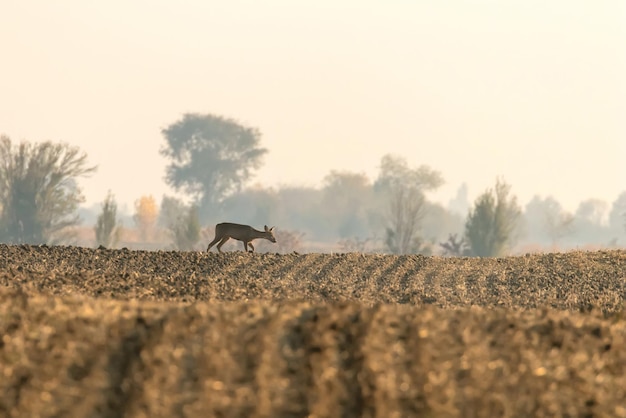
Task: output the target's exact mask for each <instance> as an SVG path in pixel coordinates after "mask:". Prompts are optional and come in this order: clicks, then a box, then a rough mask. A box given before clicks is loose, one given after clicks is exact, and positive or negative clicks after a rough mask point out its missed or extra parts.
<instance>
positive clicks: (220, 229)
mask: <svg viewBox="0 0 626 418" xmlns="http://www.w3.org/2000/svg"><path fill="white" fill-rule="evenodd" d="M230 238H232V239H236V240H238V241H242V242H243V248H244V250H245V251H246V252H248V245H249V246H250V248H251V251H250V252H251V253H252V252H254V246H253V245H252V242H251V241H252V240H253V239H257V238H265V239H266V240H269V241H271V242H276V238H274V227H271V228H268V227H267V225H265V231H259V230H257V229H254V228H252V227H251V226H250V225H240V224H233V223H229V222H224V223H221V224H217V225H215V239H214V240H213V241H211V243H210V244H209V246H208V247H207V249H206V250H207V252H208V251H209V250H210V249H211V247H212V246H214V245H215V243H217V242H218V241H219V244H217V251H219V252H220V253H221V252H222V245H224V243H226V241H228V240H229V239H230Z"/></svg>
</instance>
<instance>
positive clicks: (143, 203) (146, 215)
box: [133, 195, 159, 241]
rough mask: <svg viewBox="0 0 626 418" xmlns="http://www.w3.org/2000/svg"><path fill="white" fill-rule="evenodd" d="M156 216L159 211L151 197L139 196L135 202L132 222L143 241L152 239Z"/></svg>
mask: <svg viewBox="0 0 626 418" xmlns="http://www.w3.org/2000/svg"><path fill="white" fill-rule="evenodd" d="M158 216H159V209H158V207H157V204H156V201H155V200H154V197H152V195H150V196H141V197H140V198H139V199H137V200H136V201H135V214H134V215H133V220H134V221H135V225H136V226H137V229H138V230H139V236H140V237H141V239H142V240H143V241H146V240H148V239H151V238H152V234H153V232H154V227H155V225H156V221H157V218H158Z"/></svg>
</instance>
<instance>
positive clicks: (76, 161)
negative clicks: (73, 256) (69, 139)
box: [0, 136, 96, 243]
mask: <svg viewBox="0 0 626 418" xmlns="http://www.w3.org/2000/svg"><path fill="white" fill-rule="evenodd" d="M95 170H96V167H88V166H87V155H86V154H84V153H81V152H80V150H79V149H78V148H76V147H71V146H69V145H67V144H64V143H52V142H49V141H48V142H43V143H38V144H31V143H29V142H22V143H20V144H19V145H17V146H13V144H12V143H11V140H10V139H9V137H7V136H0V201H2V205H1V207H0V240H1V241H5V242H15V243H18V242H24V243H55V242H59V241H60V240H61V239H64V238H67V237H68V234H69V231H70V230H71V228H72V227H75V226H76V225H78V223H79V218H78V215H77V214H76V211H77V209H78V205H79V204H80V203H81V202H83V201H84V198H83V196H82V193H81V191H80V189H79V188H78V186H77V182H76V179H77V178H78V177H81V176H87V175H89V174H91V173H93V172H94V171H95ZM70 235H71V234H70Z"/></svg>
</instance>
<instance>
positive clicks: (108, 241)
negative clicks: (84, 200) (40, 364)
mask: <svg viewBox="0 0 626 418" xmlns="http://www.w3.org/2000/svg"><path fill="white" fill-rule="evenodd" d="M101 207H102V212H101V213H100V215H98V220H97V221H96V226H95V227H94V230H95V232H96V245H98V246H100V245H102V246H103V247H106V248H114V247H115V246H116V245H117V243H118V242H119V239H120V233H121V228H120V227H121V223H120V221H119V220H118V218H117V202H116V201H115V197H114V196H113V194H112V193H111V191H109V192H108V193H107V196H106V198H105V199H104V202H102V206H101Z"/></svg>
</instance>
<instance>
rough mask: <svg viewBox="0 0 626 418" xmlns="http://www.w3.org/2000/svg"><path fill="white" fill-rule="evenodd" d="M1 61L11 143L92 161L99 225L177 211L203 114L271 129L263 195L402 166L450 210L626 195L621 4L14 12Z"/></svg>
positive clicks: (87, 190)
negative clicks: (495, 202) (497, 196)
mask: <svg viewBox="0 0 626 418" xmlns="http://www.w3.org/2000/svg"><path fill="white" fill-rule="evenodd" d="M0 59H1V62H2V64H1V70H0V133H2V134H6V135H8V136H10V137H11V138H12V139H13V140H14V141H16V142H17V141H20V140H22V139H24V140H28V141H31V142H39V141H43V140H54V141H65V142H68V143H70V144H72V145H77V146H79V147H80V148H81V149H82V150H84V151H85V152H87V154H88V155H89V161H90V162H91V163H92V164H97V165H98V167H99V168H98V171H97V173H96V174H95V175H93V176H92V177H91V178H87V179H81V180H80V184H81V186H82V188H83V192H84V195H85V197H86V199H87V203H86V205H90V204H93V203H97V202H100V201H102V200H103V199H104V197H105V195H106V193H107V190H109V189H111V190H112V191H113V193H114V194H115V195H116V197H117V200H118V202H119V203H120V204H121V205H122V206H123V205H127V207H128V208H129V210H130V208H132V202H133V201H134V200H135V199H137V198H139V197H140V196H141V195H146V194H152V195H154V196H155V197H156V198H157V199H158V200H159V201H160V198H161V196H162V194H163V193H171V191H170V190H169V189H168V188H167V186H166V185H165V183H164V180H163V177H164V174H165V166H166V163H167V162H166V160H164V159H163V158H162V157H161V156H160V155H159V152H158V151H159V149H160V147H161V146H162V145H163V144H164V139H163V137H162V136H161V133H160V130H161V128H164V127H166V126H167V125H169V124H171V123H173V122H175V121H176V120H178V119H179V118H180V117H181V116H182V114H183V113H185V112H198V113H213V114H217V115H223V116H226V117H231V118H234V119H236V120H239V121H240V122H241V123H243V124H245V125H248V126H254V127H257V128H259V129H260V131H261V132H262V134H263V137H262V144H261V145H262V146H264V147H266V148H267V149H268V150H269V152H268V154H267V155H266V157H265V159H264V165H263V167H262V168H261V170H259V171H258V173H257V175H256V176H255V178H254V179H253V182H258V183H262V184H263V185H265V186H279V185H281V184H297V185H306V186H319V185H320V184H321V181H322V179H323V178H324V176H325V175H326V174H328V173H329V172H330V171H331V170H333V169H335V170H349V171H356V172H364V173H366V174H367V175H368V176H369V177H370V178H371V179H374V178H375V176H376V174H377V172H378V164H379V162H380V158H381V157H382V156H383V155H384V154H386V153H393V154H398V155H401V156H403V157H405V158H406V159H407V161H408V162H409V164H410V165H412V166H418V165H421V164H426V165H428V166H430V167H432V168H434V169H436V170H439V171H441V172H442V174H443V176H444V178H445V180H446V184H445V186H443V187H442V188H441V189H440V190H439V191H438V192H437V193H436V194H435V195H433V196H432V197H433V198H434V199H435V200H438V201H441V202H442V203H444V204H445V203H447V201H448V200H449V199H451V198H452V197H454V195H455V193H456V190H457V189H458V187H459V186H460V185H461V184H462V183H463V182H466V183H467V184H468V186H469V194H470V199H471V200H473V199H474V198H476V196H477V195H478V194H480V193H482V192H483V191H484V190H485V189H486V188H488V187H492V186H493V185H494V184H495V180H496V177H497V176H502V177H503V178H504V179H505V181H507V183H509V184H511V185H512V192H513V193H514V194H515V195H517V197H518V199H519V200H520V202H521V203H522V204H525V203H526V202H527V201H528V200H530V199H531V198H532V196H533V195H535V194H539V195H541V196H544V197H545V196H548V195H552V196H554V197H555V198H556V199H557V200H558V201H559V202H561V203H562V204H563V205H564V206H565V208H566V209H569V210H574V209H575V208H576V206H577V205H578V203H579V202H580V201H581V200H584V199H588V198H598V199H602V200H605V201H606V202H608V203H609V204H610V203H612V202H613V201H614V200H615V199H616V198H617V196H618V195H619V193H620V192H622V191H624V190H626V2H624V1H622V0H606V1H604V0H599V1H593V2H592V1H588V0H584V1H578V0H575V1H573V0H550V1H545V0H511V1H508V0H507V1H502V0H493V1H487V0H483V1H479V0H474V1H470V0H450V1H440V0H437V1H435V0H433V1H417V0H415V1H407V0H387V1H364V0H359V1H356V0H350V1H348V0H343V1H341V0H333V1H327V0H323V1H320V0H318V1H315V2H312V1H311V2H304V1H288V0H266V1H253V0H250V1H243V0H236V1H232V0H228V1H221V2H214V1H207V0H187V1H176V2H175V1H154V0H152V1H143V0H142V1H139V0H133V1H119V0H109V1H88V0H71V1H69V0H60V1H55V2H52V1H49V0H45V1H44V0H42V1H34V0H23V1H3V2H2V3H0Z"/></svg>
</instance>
